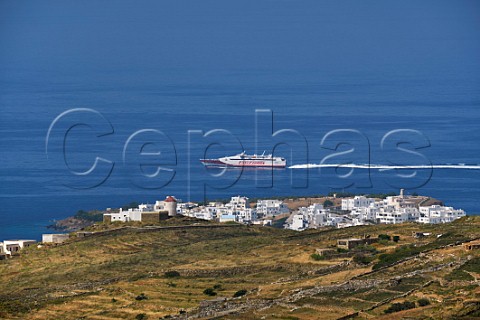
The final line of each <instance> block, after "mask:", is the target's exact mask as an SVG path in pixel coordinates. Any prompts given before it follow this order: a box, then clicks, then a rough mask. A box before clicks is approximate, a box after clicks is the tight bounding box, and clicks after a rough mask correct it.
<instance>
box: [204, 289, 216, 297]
mask: <svg viewBox="0 0 480 320" xmlns="http://www.w3.org/2000/svg"><path fill="white" fill-rule="evenodd" d="M203 294H206V295H207V296H211V297H213V296H216V295H217V293H216V292H215V290H214V289H213V288H207V289H205V290H203Z"/></svg>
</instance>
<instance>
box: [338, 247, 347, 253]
mask: <svg viewBox="0 0 480 320" xmlns="http://www.w3.org/2000/svg"><path fill="white" fill-rule="evenodd" d="M337 252H338V253H347V252H348V250H347V249H343V248H337Z"/></svg>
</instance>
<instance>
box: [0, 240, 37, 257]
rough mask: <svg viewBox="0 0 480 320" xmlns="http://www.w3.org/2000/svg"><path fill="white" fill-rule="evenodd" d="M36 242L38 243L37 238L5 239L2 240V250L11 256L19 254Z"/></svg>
mask: <svg viewBox="0 0 480 320" xmlns="http://www.w3.org/2000/svg"><path fill="white" fill-rule="evenodd" d="M35 243H37V241H35V240H5V241H3V243H1V242H0V244H1V246H2V250H1V252H2V253H4V254H5V255H7V256H11V255H13V254H17V253H18V252H19V251H20V250H22V249H23V248H28V247H30V246H31V245H33V244H35Z"/></svg>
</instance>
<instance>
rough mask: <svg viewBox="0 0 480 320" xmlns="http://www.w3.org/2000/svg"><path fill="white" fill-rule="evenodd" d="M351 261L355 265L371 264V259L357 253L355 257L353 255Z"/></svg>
mask: <svg viewBox="0 0 480 320" xmlns="http://www.w3.org/2000/svg"><path fill="white" fill-rule="evenodd" d="M352 260H353V262H355V263H358V264H364V265H367V264H369V263H370V262H372V258H371V257H367V256H366V255H364V254H361V253H357V254H356V255H354V256H353V259H352Z"/></svg>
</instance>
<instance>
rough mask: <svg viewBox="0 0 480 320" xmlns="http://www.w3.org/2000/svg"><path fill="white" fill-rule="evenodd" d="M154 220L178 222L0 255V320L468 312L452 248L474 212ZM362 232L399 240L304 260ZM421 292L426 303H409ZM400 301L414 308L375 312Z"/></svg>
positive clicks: (459, 262) (463, 277)
mask: <svg viewBox="0 0 480 320" xmlns="http://www.w3.org/2000/svg"><path fill="white" fill-rule="evenodd" d="M164 224H165V225H164V226H174V225H185V227H182V228H170V229H169V228H164V229H152V228H150V229H145V226H141V225H138V224H137V225H133V226H131V227H132V228H124V229H117V230H114V231H108V230H111V229H112V228H113V227H114V226H113V225H98V226H95V227H93V228H92V231H100V230H107V232H104V233H103V234H99V235H96V236H91V237H86V238H82V239H77V238H75V239H72V240H70V241H69V242H67V243H66V244H63V245H59V246H43V247H41V248H28V249H26V250H25V251H23V252H22V255H21V256H19V257H15V258H13V259H10V260H7V261H0V281H1V283H2V286H1V289H0V318H5V319H26V318H28V319H62V318H63V319H119V318H124V319H161V318H172V319H175V318H177V319H187V318H188V319H206V318H222V319H339V318H342V317H347V318H348V317H349V318H352V319H355V318H357V319H369V318H385V319H401V318H412V319H413V318H415V319H422V318H424V319H432V318H433V319H440V318H442V319H449V318H450V319H458V318H462V317H463V318H465V319H469V318H473V317H476V316H480V289H479V283H480V282H479V281H480V270H479V265H480V252H478V251H477V252H475V251H470V252H466V251H464V250H463V248H462V246H461V243H462V242H464V241H468V240H469V239H474V238H478V237H480V217H466V218H463V219H461V221H457V222H455V223H452V224H445V225H435V226H430V225H428V226H423V225H418V224H403V225H376V226H362V227H353V228H347V229H339V230H337V229H325V230H309V231H305V232H302V233H296V232H293V231H288V230H279V229H274V228H268V227H249V226H243V225H228V224H227V225H215V224H211V223H206V222H201V221H193V220H188V219H176V220H175V219H173V220H170V221H168V222H165V223H164ZM133 227H135V228H133ZM412 231H424V232H431V233H432V234H433V236H432V237H427V238H424V239H421V240H418V239H414V238H412V237H411V234H412ZM366 234H368V235H370V236H372V237H375V236H377V235H378V234H389V235H398V236H400V241H399V242H398V243H395V242H393V241H384V242H381V243H378V244H375V245H374V246H375V249H376V250H377V253H375V254H374V255H373V256H372V261H371V262H370V263H369V264H366V265H364V264H361V263H355V262H354V261H353V260H352V258H334V259H329V260H319V261H316V260H314V259H312V258H311V257H310V256H311V254H312V253H314V252H315V249H316V248H326V247H332V246H334V245H335V243H336V239H339V238H345V237H361V236H364V235H366ZM437 235H442V236H440V237H437ZM382 254H383V255H385V254H386V255H389V256H388V261H389V264H385V263H382V261H381V260H380V259H382V257H381V255H382ZM391 261H393V263H390V262H391ZM374 266H376V267H375V268H374ZM173 271H174V272H173ZM206 289H210V290H207V291H206ZM242 290H245V291H243V292H242ZM239 292H240V293H239ZM241 293H246V294H245V295H241ZM235 295H239V296H238V297H234V296H235ZM421 299H424V300H427V301H428V304H426V305H420V304H421V303H420V302H419V300H421ZM404 302H413V303H414V305H415V307H414V308H412V309H408V310H402V311H398V312H393V313H388V314H387V313H386V312H389V311H388V309H389V308H391V307H392V305H393V304H395V303H400V304H401V303H404Z"/></svg>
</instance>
